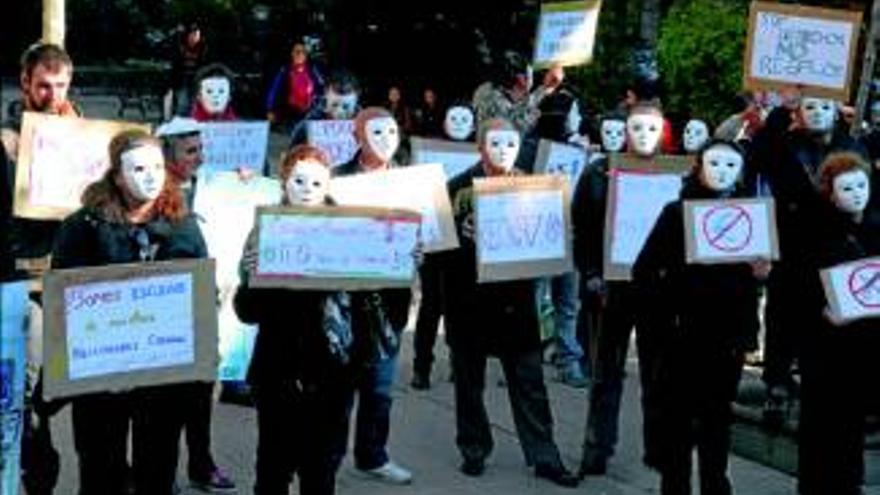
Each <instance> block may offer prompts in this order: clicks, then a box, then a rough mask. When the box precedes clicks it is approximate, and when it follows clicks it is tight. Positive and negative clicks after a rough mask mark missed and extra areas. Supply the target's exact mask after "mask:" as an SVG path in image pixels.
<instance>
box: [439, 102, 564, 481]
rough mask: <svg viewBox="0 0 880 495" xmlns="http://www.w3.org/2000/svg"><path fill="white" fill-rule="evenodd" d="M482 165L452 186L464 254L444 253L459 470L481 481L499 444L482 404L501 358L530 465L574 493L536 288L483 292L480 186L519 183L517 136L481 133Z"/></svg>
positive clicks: (531, 283)
mask: <svg viewBox="0 0 880 495" xmlns="http://www.w3.org/2000/svg"><path fill="white" fill-rule="evenodd" d="M477 145H478V147H479V149H480V154H481V156H482V159H481V160H480V162H479V163H477V164H476V165H474V166H473V167H472V168H470V169H469V170H467V171H466V172H464V173H462V174H461V175H459V176H457V177H456V178H454V179H453V180H452V181H451V182H450V183H449V196H450V198H451V199H452V205H453V214H454V216H455V221H456V225H457V228H458V232H459V239H460V241H461V247H459V248H458V249H454V250H452V251H444V252H441V253H439V256H442V263H443V268H444V269H443V272H444V275H445V277H444V278H445V291H444V293H445V295H446V301H445V304H446V311H445V314H446V329H447V340H448V342H449V345H450V347H451V348H452V369H453V372H454V373H455V408H456V414H455V420H456V431H457V433H456V444H457V445H458V448H459V451H460V452H461V455H462V457H463V462H462V465H461V470H462V472H463V473H464V474H466V475H468V476H480V475H482V474H483V472H484V470H485V462H486V458H487V457H488V456H489V454H490V453H491V451H492V447H493V441H492V434H491V430H490V427H489V418H488V417H487V414H486V407H485V405H484V403H483V389H484V388H485V381H486V376H485V375H486V360H487V358H488V357H489V356H497V357H498V358H499V359H500V360H501V364H502V366H503V368H504V374H505V376H506V378H507V391H508V395H509V398H510V406H511V409H512V410H513V417H514V423H515V424H516V428H517V433H518V435H519V439H520V443H521V445H522V448H523V453H524V454H525V458H526V464H528V465H529V466H533V467H534V468H535V474H536V475H537V476H538V477H541V478H545V479H549V480H551V481H553V482H554V483H557V484H559V485H562V486H567V487H574V486H576V485H577V483H578V479H577V477H576V476H574V475H572V474H571V473H569V472H568V470H566V469H565V467H564V466H563V464H562V460H561V459H560V456H559V449H558V448H557V446H556V443H555V442H554V440H553V418H552V414H551V411H550V405H549V402H548V400H547V389H546V388H545V386H544V377H543V371H542V369H541V340H540V332H539V328H538V314H537V308H536V305H535V280H534V279H525V280H515V281H508V282H497V283H487V284H478V283H477V266H476V264H477V263H476V236H477V235H478V234H479V232H475V227H474V225H475V224H474V179H477V178H483V177H500V176H513V175H521V174H522V172H519V171H518V170H516V169H515V168H514V166H513V165H514V163H515V162H516V159H517V155H518V153H519V148H520V135H519V132H518V131H517V130H516V128H515V127H514V126H513V125H512V124H511V123H510V122H508V121H506V120H503V119H490V120H488V121H485V122H483V123H482V124H481V125H480V130H479V132H478V140H477Z"/></svg>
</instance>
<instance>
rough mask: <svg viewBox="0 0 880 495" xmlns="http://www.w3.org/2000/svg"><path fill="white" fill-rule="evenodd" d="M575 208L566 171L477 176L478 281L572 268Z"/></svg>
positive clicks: (512, 278)
mask: <svg viewBox="0 0 880 495" xmlns="http://www.w3.org/2000/svg"><path fill="white" fill-rule="evenodd" d="M570 209H571V195H570V187H569V183H568V177H565V176H560V175H534V176H528V177H493V178H488V179H475V180H474V212H475V217H474V223H475V230H476V249H477V278H478V282H495V281H500V280H514V279H526V278H537V277H543V276H548V275H559V274H562V273H566V272H568V271H571V270H572V269H573V266H574V265H573V261H572V260H573V258H572V250H571V235H570V226H571V214H570Z"/></svg>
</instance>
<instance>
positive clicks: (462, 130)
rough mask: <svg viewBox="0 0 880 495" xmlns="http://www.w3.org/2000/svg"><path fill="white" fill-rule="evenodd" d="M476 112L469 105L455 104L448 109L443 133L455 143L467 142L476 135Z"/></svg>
mask: <svg viewBox="0 0 880 495" xmlns="http://www.w3.org/2000/svg"><path fill="white" fill-rule="evenodd" d="M474 129H475V123H474V111H473V110H471V107H470V106H468V105H467V104H453V105H451V106H450V107H449V108H447V109H446V117H445V118H444V119H443V132H444V133H445V134H446V137H448V138H449V139H451V140H453V141H467V140H469V139H471V136H473V134H474Z"/></svg>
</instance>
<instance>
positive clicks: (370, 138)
mask: <svg viewBox="0 0 880 495" xmlns="http://www.w3.org/2000/svg"><path fill="white" fill-rule="evenodd" d="M364 132H365V133H366V138H367V145H369V146H370V149H371V150H373V153H374V154H375V155H376V156H377V157H378V158H379V159H381V160H382V161H384V162H388V161H391V157H392V156H394V153H396V152H397V147H398V146H399V145H400V133H399V132H398V129H397V122H396V121H395V120H394V118H393V117H379V118H375V119H370V120H368V121H367V123H366V125H365V129H364Z"/></svg>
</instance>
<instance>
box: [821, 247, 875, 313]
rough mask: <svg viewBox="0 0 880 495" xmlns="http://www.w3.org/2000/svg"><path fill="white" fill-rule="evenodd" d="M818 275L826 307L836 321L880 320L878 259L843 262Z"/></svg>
mask: <svg viewBox="0 0 880 495" xmlns="http://www.w3.org/2000/svg"><path fill="white" fill-rule="evenodd" d="M820 276H821V277H822V286H823V288H824V289H825V298H826V299H827V300H828V307H829V309H830V310H831V312H832V314H833V315H834V316H835V317H836V318H837V319H838V320H841V321H844V322H846V321H853V320H860V319H864V318H877V317H880V258H866V259H863V260H859V261H854V262H851V263H843V264H841V265H837V266H834V267H831V268H827V269H825V270H822V271H821V272H820Z"/></svg>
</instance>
